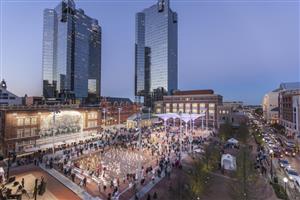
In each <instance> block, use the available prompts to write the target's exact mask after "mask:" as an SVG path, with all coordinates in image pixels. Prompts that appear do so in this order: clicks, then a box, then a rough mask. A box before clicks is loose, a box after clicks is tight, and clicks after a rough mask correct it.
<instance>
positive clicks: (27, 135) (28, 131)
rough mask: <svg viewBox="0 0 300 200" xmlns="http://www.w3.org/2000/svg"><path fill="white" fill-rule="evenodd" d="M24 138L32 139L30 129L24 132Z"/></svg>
mask: <svg viewBox="0 0 300 200" xmlns="http://www.w3.org/2000/svg"><path fill="white" fill-rule="evenodd" d="M24 137H30V128H26V129H25V130H24Z"/></svg>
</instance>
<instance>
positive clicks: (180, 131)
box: [179, 111, 182, 160]
mask: <svg viewBox="0 0 300 200" xmlns="http://www.w3.org/2000/svg"><path fill="white" fill-rule="evenodd" d="M181 115H182V112H181V111H179V117H180V122H179V142H180V144H179V145H180V146H179V148H180V154H179V160H181V156H182V127H181V122H182V119H181Z"/></svg>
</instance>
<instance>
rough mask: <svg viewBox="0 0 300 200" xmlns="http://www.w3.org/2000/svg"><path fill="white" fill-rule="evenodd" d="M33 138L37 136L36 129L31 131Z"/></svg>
mask: <svg viewBox="0 0 300 200" xmlns="http://www.w3.org/2000/svg"><path fill="white" fill-rule="evenodd" d="M31 136H36V128H32V129H31Z"/></svg>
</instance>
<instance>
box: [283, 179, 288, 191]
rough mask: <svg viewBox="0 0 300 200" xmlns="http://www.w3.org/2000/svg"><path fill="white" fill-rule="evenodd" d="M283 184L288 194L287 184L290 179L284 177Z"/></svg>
mask: <svg viewBox="0 0 300 200" xmlns="http://www.w3.org/2000/svg"><path fill="white" fill-rule="evenodd" d="M283 182H284V191H285V192H286V184H287V182H288V179H287V178H286V177H284V178H283Z"/></svg>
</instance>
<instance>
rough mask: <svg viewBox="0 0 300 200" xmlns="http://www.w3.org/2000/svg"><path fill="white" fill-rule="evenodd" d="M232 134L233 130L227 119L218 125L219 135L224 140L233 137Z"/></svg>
mask: <svg viewBox="0 0 300 200" xmlns="http://www.w3.org/2000/svg"><path fill="white" fill-rule="evenodd" d="M233 135H234V131H233V128H232V124H231V123H230V122H229V121H228V120H226V122H225V123H224V124H221V125H220V129H219V137H220V139H221V140H222V141H223V142H224V141H226V140H228V139H229V138H231V137H233Z"/></svg>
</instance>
